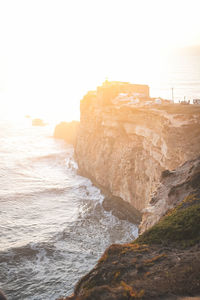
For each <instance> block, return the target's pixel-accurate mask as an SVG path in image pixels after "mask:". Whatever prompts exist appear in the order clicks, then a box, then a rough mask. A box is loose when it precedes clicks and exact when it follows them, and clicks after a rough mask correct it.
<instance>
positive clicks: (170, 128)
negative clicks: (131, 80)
mask: <svg viewBox="0 0 200 300" xmlns="http://www.w3.org/2000/svg"><path fill="white" fill-rule="evenodd" d="M109 95H110V94H109ZM107 96H108V95H107V94H106V90H104V89H103V87H102V88H99V89H98V90H97V92H93V93H88V95H86V96H85V97H84V98H83V100H82V101H81V106H80V110H81V120H80V129H79V132H78V137H77V143H76V146H75V157H76V160H77V162H78V166H79V170H80V173H81V174H82V175H84V176H87V177H89V178H91V179H92V180H93V182H95V183H96V184H97V185H99V186H100V187H102V188H103V189H106V190H108V191H109V192H110V193H112V194H113V195H114V196H118V197H121V198H122V199H123V200H125V201H127V202H129V203H131V204H132V205H133V206H134V207H135V208H136V209H138V210H140V211H142V210H143V209H144V208H146V207H147V205H148V203H149V201H150V199H151V197H152V194H153V193H154V192H155V191H156V189H157V187H158V185H159V183H160V177H161V173H162V172H163V171H164V170H166V169H167V170H170V171H172V170H173V169H175V168H177V167H178V166H179V165H180V164H182V163H184V162H185V161H187V160H190V159H194V158H195V157H197V156H198V155H199V154H200V107H194V106H192V105H187V106H184V105H179V104H171V105H170V104H168V105H151V106H145V105H142V104H141V105H138V106H136V105H124V104H112V103H111V102H112V101H110V102H108V101H107V102H106V104H105V103H104V102H105V101H102V100H103V99H104V98H105V99H107V98H106V97H107Z"/></svg>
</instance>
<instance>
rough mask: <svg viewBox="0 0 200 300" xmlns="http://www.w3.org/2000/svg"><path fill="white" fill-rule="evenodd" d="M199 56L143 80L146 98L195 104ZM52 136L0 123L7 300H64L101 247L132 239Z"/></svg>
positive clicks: (1, 271)
mask: <svg viewBox="0 0 200 300" xmlns="http://www.w3.org/2000/svg"><path fill="white" fill-rule="evenodd" d="M199 53H200V51H198V52H196V53H191V52H189V53H184V54H180V53H179V54H177V55H174V56H173V57H171V58H170V59H167V60H165V61H162V62H161V63H160V69H157V71H156V72H155V74H156V76H155V77H153V76H151V73H150V74H149V75H148V74H146V79H145V83H147V84H149V86H150V91H151V92H150V93H151V96H153V97H159V96H161V97H164V98H168V99H171V88H174V99H175V100H176V101H177V102H178V101H179V100H183V99H184V97H185V98H186V100H188V99H191V100H192V99H193V98H200V55H199ZM152 64H153V62H152ZM136 79H137V81H135V82H136V83H142V78H141V80H140V78H139V77H136ZM122 80H123V78H122ZM130 81H131V80H130ZM133 82H134V80H133ZM52 133H53V128H52V127H50V126H45V127H32V126H31V121H30V119H25V118H24V119H23V118H21V120H20V121H13V120H12V121H8V120H3V118H1V119H0V178H1V180H0V288H1V289H2V290H3V291H4V292H5V293H6V295H7V297H8V299H9V300H25V299H26V300H51V299H52V300H53V299H56V298H58V297H60V296H63V295H69V294H70V293H72V292H73V288H74V285H75V283H76V282H77V280H78V279H79V278H81V277H82V276H83V275H84V274H86V273H87V272H88V271H89V270H90V269H91V268H92V267H94V266H95V264H96V262H97V260H98V258H99V257H100V256H101V255H102V254H103V252H104V250H105V249H106V247H107V246H109V245H110V244H112V243H124V242H127V241H130V240H133V239H135V237H136V236H137V235H138V229H137V226H135V225H134V224H130V223H129V222H126V221H120V220H119V219H117V218H116V217H114V216H113V215H112V214H111V213H108V212H106V211H104V209H103V208H102V201H103V195H102V194H101V192H100V190H99V189H98V188H96V187H95V186H94V185H93V184H92V183H91V181H90V180H89V179H87V178H84V177H81V176H79V175H78V174H77V165H76V162H75V161H74V158H73V147H72V146H70V145H68V144H66V143H65V142H64V141H61V140H55V139H53V138H52Z"/></svg>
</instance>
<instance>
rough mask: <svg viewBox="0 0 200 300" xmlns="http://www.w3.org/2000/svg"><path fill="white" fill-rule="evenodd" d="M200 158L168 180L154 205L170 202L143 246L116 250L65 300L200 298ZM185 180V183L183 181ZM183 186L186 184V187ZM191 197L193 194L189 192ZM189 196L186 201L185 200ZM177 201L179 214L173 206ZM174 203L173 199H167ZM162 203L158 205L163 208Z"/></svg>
mask: <svg viewBox="0 0 200 300" xmlns="http://www.w3.org/2000/svg"><path fill="white" fill-rule="evenodd" d="M199 167H200V157H198V158H197V159H195V160H192V161H190V162H187V163H185V164H184V165H183V166H182V167H180V168H178V169H177V170H176V171H175V172H174V173H173V175H172V174H171V173H169V172H165V173H164V174H163V177H164V181H163V186H165V188H164V187H163V188H159V189H158V191H157V194H156V197H155V198H153V199H152V205H153V203H154V204H155V202H156V201H158V202H159V199H161V198H162V196H163V190H165V189H167V190H169V187H170V186H171V183H172V177H171V176H173V182H174V184H173V188H171V189H170V193H168V196H165V202H166V203H167V205H166V207H167V208H166V211H165V216H163V217H162V218H161V219H160V220H159V222H158V223H157V224H155V225H154V226H153V227H151V228H150V229H149V230H147V231H145V232H144V233H143V234H142V235H141V236H139V238H138V239H137V240H135V241H134V242H131V243H127V244H124V245H117V244H114V245H111V246H110V247H109V248H108V249H107V250H106V251H105V253H104V254H103V256H102V257H101V258H100V260H99V261H98V263H97V265H96V267H95V268H94V269H93V270H91V271H90V272H89V273H88V274H87V275H86V276H84V277H83V278H82V279H81V280H80V281H79V282H78V283H77V285H76V287H75V290H74V295H72V296H70V297H66V298H63V299H65V300H94V299H95V300H112V299H113V300H130V299H143V300H156V299H171V300H173V299H180V297H182V296H197V299H198V297H199V296H200V275H199V274H200V180H199V178H200V168H199ZM178 178H181V179H178ZM180 182H181V183H180ZM186 191H188V192H186ZM185 193H186V194H187V196H185V197H184V199H183V200H181V197H180V195H184V194H185ZM172 195H173V201H172V202H173V208H172V209H169V208H170V206H169V205H168V201H169V200H170V199H171V196H172ZM167 197H168V198H167ZM158 202H157V203H158Z"/></svg>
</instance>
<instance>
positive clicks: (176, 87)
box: [146, 47, 200, 102]
mask: <svg viewBox="0 0 200 300" xmlns="http://www.w3.org/2000/svg"><path fill="white" fill-rule="evenodd" d="M154 63H155V66H156V67H155V72H154V76H152V75H151V72H150V73H149V75H148V74H147V77H146V82H147V84H149V86H150V92H151V96H152V97H154V96H155V97H158V96H161V97H164V98H167V99H172V88H173V93H174V100H175V101H176V102H178V101H179V100H184V98H185V99H186V100H193V99H195V98H199V99H200V47H191V48H185V49H182V51H181V50H179V51H177V52H176V53H173V54H171V55H167V56H166V57H164V56H163V57H162V58H160V59H158V60H157V61H156V62H152V68H153V65H154Z"/></svg>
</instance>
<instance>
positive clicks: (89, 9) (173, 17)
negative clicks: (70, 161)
mask: <svg viewBox="0 0 200 300" xmlns="http://www.w3.org/2000/svg"><path fill="white" fill-rule="evenodd" d="M0 6H1V9H0V43H1V47H0V66H1V69H0V98H1V102H2V103H3V106H4V111H5V112H6V113H7V112H9V113H12V114H13V115H16V114H18V115H19V114H20V115H21V114H30V115H37V116H45V117H46V116H48V117H49V118H51V117H52V116H54V117H55V115H57V116H58V117H60V118H61V119H63V118H65V119H73V118H75V119H77V118H78V117H79V101H80V99H81V98H82V97H83V95H84V94H85V93H86V92H87V91H88V90H91V89H95V88H96V86H97V85H100V84H101V83H102V82H103V81H104V80H105V78H106V77H108V78H109V79H110V80H122V81H130V82H135V83H145V84H155V85H159V84H160V83H159V78H160V77H161V76H160V74H161V73H162V72H164V70H165V69H164V68H165V67H166V53H167V52H168V51H169V50H170V49H173V48H176V47H181V46H187V45H192V44H198V43H199V42H200V29H199V28H200V21H199V20H200V19H199V16H198V9H197V7H198V1H195V0H192V1H179V0H176V1H158V0H152V1H145V0H142V1H136V0H125V1H113V0H110V1H90V0H86V1H78V0H75V1H73V2H72V1H59V2H56V1H46V0H43V1H34V2H33V1H23V0H20V1H12V0H10V1H2V2H1V4H0Z"/></svg>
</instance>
